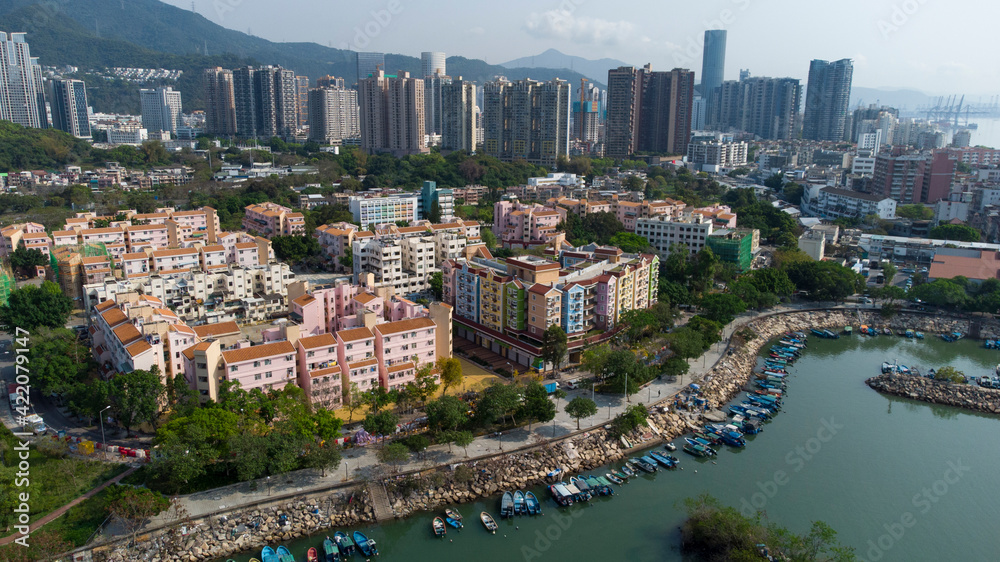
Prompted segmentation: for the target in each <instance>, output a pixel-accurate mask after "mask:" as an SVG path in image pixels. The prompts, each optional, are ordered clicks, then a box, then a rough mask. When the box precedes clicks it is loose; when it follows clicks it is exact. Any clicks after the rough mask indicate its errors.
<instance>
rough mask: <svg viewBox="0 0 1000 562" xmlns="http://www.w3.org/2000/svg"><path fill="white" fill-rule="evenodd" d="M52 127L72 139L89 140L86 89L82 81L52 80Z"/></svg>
mask: <svg viewBox="0 0 1000 562" xmlns="http://www.w3.org/2000/svg"><path fill="white" fill-rule="evenodd" d="M51 84H52V126H53V127H54V128H56V129H59V130H60V131H66V132H67V133H69V134H71V135H73V136H74V137H77V138H81V139H89V138H90V116H89V115H88V114H87V88H86V86H85V85H84V83H83V80H52V81H51Z"/></svg>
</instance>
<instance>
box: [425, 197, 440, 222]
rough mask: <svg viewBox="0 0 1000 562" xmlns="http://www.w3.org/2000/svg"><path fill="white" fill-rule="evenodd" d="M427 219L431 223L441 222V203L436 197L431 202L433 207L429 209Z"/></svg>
mask: <svg viewBox="0 0 1000 562" xmlns="http://www.w3.org/2000/svg"><path fill="white" fill-rule="evenodd" d="M427 220H429V221H431V224H438V223H439V222H441V204H440V203H438V201H437V199H435V200H434V201H433V202H432V203H431V208H430V209H428V210H427Z"/></svg>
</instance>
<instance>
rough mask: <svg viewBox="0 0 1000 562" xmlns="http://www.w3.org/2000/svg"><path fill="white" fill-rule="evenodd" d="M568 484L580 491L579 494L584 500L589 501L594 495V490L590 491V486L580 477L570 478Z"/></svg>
mask: <svg viewBox="0 0 1000 562" xmlns="http://www.w3.org/2000/svg"><path fill="white" fill-rule="evenodd" d="M569 483H570V484H572V485H573V486H576V487H577V489H578V490H580V494H581V495H582V496H584V497H585V499H588V500H589V499H591V498H592V497H594V494H595V493H596V490H591V489H590V484H589V483H588V482H587V479H586V478H584V477H582V476H574V477H572V478H570V479H569Z"/></svg>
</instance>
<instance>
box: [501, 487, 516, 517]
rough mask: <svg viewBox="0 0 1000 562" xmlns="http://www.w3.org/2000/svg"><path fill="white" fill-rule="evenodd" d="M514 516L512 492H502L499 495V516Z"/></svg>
mask: <svg viewBox="0 0 1000 562" xmlns="http://www.w3.org/2000/svg"><path fill="white" fill-rule="evenodd" d="M513 516H514V494H512V493H510V492H504V493H503V495H502V496H500V517H502V518H503V517H513Z"/></svg>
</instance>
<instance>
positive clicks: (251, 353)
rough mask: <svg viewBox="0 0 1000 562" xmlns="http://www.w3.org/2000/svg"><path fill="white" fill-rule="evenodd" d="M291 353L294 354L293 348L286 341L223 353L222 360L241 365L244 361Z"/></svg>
mask: <svg viewBox="0 0 1000 562" xmlns="http://www.w3.org/2000/svg"><path fill="white" fill-rule="evenodd" d="M293 353H295V348H294V347H292V344H291V343H289V342H288V341H279V342H274V343H265V344H261V345H253V346H250V347H242V348H239V349H232V350H229V351H223V352H222V359H223V360H224V361H225V362H226V363H243V362H245V361H252V360H255V359H263V358H265V357H274V356H276V355H287V354H293Z"/></svg>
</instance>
